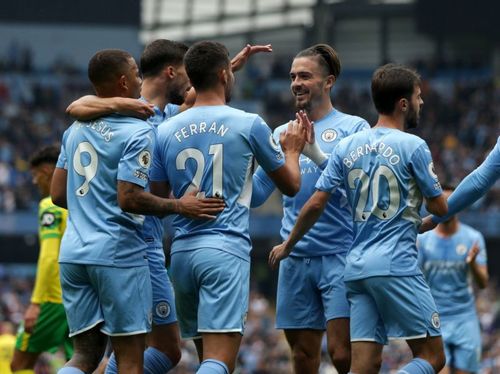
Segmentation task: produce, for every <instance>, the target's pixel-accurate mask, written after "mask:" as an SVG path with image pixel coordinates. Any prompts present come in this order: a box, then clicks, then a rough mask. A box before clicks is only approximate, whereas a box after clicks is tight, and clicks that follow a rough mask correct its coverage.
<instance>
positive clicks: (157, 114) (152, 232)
mask: <svg viewBox="0 0 500 374" xmlns="http://www.w3.org/2000/svg"><path fill="white" fill-rule="evenodd" d="M143 100H144V101H146V100H145V99H143ZM179 109H180V107H179V105H175V104H167V105H166V106H165V110H164V111H161V110H160V109H159V108H158V107H157V106H155V107H154V115H152V116H151V117H149V118H148V119H147V122H148V123H149V124H150V125H151V126H152V127H153V130H154V135H155V139H156V137H157V136H158V126H159V125H160V124H161V123H162V122H163V121H165V120H167V119H169V118H170V117H172V116H175V115H176V114H178V113H179ZM164 231H165V228H164V226H163V220H162V219H161V218H158V217H156V216H146V218H145V219H144V226H143V235H144V240H146V242H147V243H148V244H149V245H151V246H153V247H157V248H159V247H162V246H163V233H164Z"/></svg>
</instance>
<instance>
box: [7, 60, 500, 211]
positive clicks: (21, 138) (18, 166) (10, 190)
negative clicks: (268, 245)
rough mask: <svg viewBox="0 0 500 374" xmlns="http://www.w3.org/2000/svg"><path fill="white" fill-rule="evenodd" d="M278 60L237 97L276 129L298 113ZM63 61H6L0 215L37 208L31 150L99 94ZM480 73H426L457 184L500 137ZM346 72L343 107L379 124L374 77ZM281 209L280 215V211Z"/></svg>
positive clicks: (490, 205) (445, 175) (56, 137)
mask: <svg viewBox="0 0 500 374" xmlns="http://www.w3.org/2000/svg"><path fill="white" fill-rule="evenodd" d="M275 61H276V62H275V63H274V64H270V67H268V68H264V67H263V66H262V65H256V64H249V66H248V67H246V69H245V71H244V73H242V74H240V75H239V76H238V84H237V85H236V87H235V89H236V92H235V94H234V96H235V100H234V102H235V105H236V106H241V107H243V109H246V107H248V106H249V105H251V106H252V107H254V108H255V107H263V113H262V114H263V118H264V119H265V120H266V121H267V123H268V124H270V126H277V125H279V124H282V123H285V122H287V121H288V120H289V119H290V118H292V117H293V98H292V96H291V95H290V92H289V88H288V86H289V80H288V78H287V77H288V70H287V69H288V67H287V66H286V64H285V65H283V63H282V61H287V60H286V59H284V58H276V60H275ZM278 61H280V62H278ZM57 66H58V65H56V66H55V67H54V68H53V69H51V70H49V71H46V72H33V71H32V70H31V68H30V69H28V70H23V69H21V67H16V65H15V64H14V65H12V64H4V66H3V71H0V134H1V135H0V212H14V211H18V210H25V209H30V208H32V207H33V206H35V205H36V203H37V199H38V196H37V194H36V189H35V188H34V186H32V184H31V177H30V175H29V168H28V163H27V160H28V158H29V155H30V154H32V153H33V151H34V150H36V149H38V148H40V147H41V146H43V145H47V144H51V143H55V142H59V141H60V139H61V136H62V133H63V132H64V130H65V129H66V128H67V127H68V126H69V124H70V123H71V119H70V118H69V117H68V116H67V115H65V114H64V112H65V108H66V106H67V105H68V104H69V103H70V102H71V101H72V100H74V99H75V98H77V97H80V96H81V95H83V94H87V93H90V92H91V87H90V86H89V83H88V80H87V77H86V76H85V74H84V73H82V72H77V71H75V69H74V68H72V69H69V68H65V69H59V68H57ZM9 69H10V70H9ZM474 74H475V73H474V71H473V70H471V71H469V72H468V73H466V74H465V75H463V74H462V79H461V80H458V81H454V80H451V79H449V76H447V75H445V74H444V73H442V74H441V75H440V73H434V74H433V76H432V78H429V79H426V76H425V74H424V84H423V86H422V90H423V93H422V97H423V98H424V102H425V103H424V109H423V111H422V117H421V120H420V124H419V128H418V130H417V131H416V133H417V134H418V135H419V136H421V137H422V138H423V139H425V140H426V141H427V142H428V144H429V147H430V148H431V150H432V153H433V159H434V162H435V166H436V171H437V174H438V175H439V176H440V180H441V181H442V182H444V183H452V184H456V183H458V182H459V181H460V180H462V179H463V177H464V176H466V175H467V174H469V173H470V172H471V171H472V170H473V169H475V167H476V166H477V165H478V164H480V163H481V161H482V160H483V159H484V157H485V156H486V154H487V152H488V151H489V150H491V149H492V147H493V145H494V143H495V141H496V137H497V135H498V129H499V123H500V113H499V109H498V108H500V91H499V90H498V89H496V88H495V86H494V83H493V81H492V80H491V79H484V78H481V77H476V76H475V75H474ZM346 75H348V76H347V77H342V76H341V79H340V81H339V84H338V86H337V87H336V88H335V89H334V90H333V97H334V100H333V101H334V103H335V105H336V107H337V108H338V109H339V110H341V111H343V112H345V113H352V114H356V115H359V116H361V117H363V118H366V119H367V120H368V122H369V123H371V124H374V121H375V119H376V113H375V110H374V108H373V104H372V102H371V98H370V93H369V84H368V83H369V76H367V77H366V78H362V77H360V76H356V74H354V77H350V76H349V74H348V73H347V74H346ZM350 75H352V74H350ZM268 98H270V99H268ZM238 103H239V104H238ZM499 207H500V195H499V191H498V189H493V190H492V192H490V193H489V195H488V197H487V198H486V199H484V201H483V202H482V205H481V208H482V209H484V210H498V209H499ZM276 209H280V208H278V207H277V208H276ZM275 213H277V214H280V210H277V211H276V212H275Z"/></svg>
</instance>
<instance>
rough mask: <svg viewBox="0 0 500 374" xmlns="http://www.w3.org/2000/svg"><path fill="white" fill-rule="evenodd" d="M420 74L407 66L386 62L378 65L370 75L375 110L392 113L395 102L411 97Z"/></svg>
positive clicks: (418, 82) (381, 112)
mask: <svg viewBox="0 0 500 374" xmlns="http://www.w3.org/2000/svg"><path fill="white" fill-rule="evenodd" d="M419 84H420V76H419V75H418V74H417V72H416V71H415V70H413V69H411V68H409V67H407V66H404V65H398V64H387V65H384V66H381V67H379V68H378V69H377V70H375V72H374V73H373V77H372V98H373V103H374V104H375V108H376V109H377V112H378V113H380V114H392V113H394V107H395V105H396V102H397V101H399V100H400V99H402V98H405V99H408V100H410V99H411V95H412V94H413V91H414V89H415V86H416V85H419Z"/></svg>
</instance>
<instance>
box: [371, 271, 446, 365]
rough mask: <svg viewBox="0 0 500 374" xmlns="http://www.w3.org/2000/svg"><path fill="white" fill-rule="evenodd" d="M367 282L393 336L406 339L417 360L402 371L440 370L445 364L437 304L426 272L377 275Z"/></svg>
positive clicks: (386, 328)
mask: <svg viewBox="0 0 500 374" xmlns="http://www.w3.org/2000/svg"><path fill="white" fill-rule="evenodd" d="M369 279H370V281H369V282H367V285H368V287H369V290H370V292H371V294H372V295H373V296H374V298H375V300H376V302H377V308H378V310H379V313H380V315H381V316H382V319H383V321H384V324H385V330H386V331H387V336H388V337H389V338H390V339H404V340H406V341H407V342H408V344H409V345H410V348H411V350H412V352H413V357H414V359H413V360H412V361H411V362H410V363H408V364H407V365H406V366H404V367H402V368H401V369H400V370H401V371H403V372H407V373H409V374H413V373H433V372H439V371H440V370H441V369H442V368H443V367H444V364H445V355H444V349H443V341H442V338H441V330H440V328H439V327H440V321H439V315H438V313H437V308H436V304H435V303H434V299H433V298H432V295H431V292H430V289H429V287H428V286H427V283H426V282H425V280H424V278H423V276H422V275H415V276H404V277H394V276H393V277H389V276H388V277H373V278H369Z"/></svg>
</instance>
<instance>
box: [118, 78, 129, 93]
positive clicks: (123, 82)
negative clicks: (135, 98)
mask: <svg viewBox="0 0 500 374" xmlns="http://www.w3.org/2000/svg"><path fill="white" fill-rule="evenodd" d="M118 86H119V87H120V89H122V90H127V89H128V80H127V77H126V76H125V75H120V78H118Z"/></svg>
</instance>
